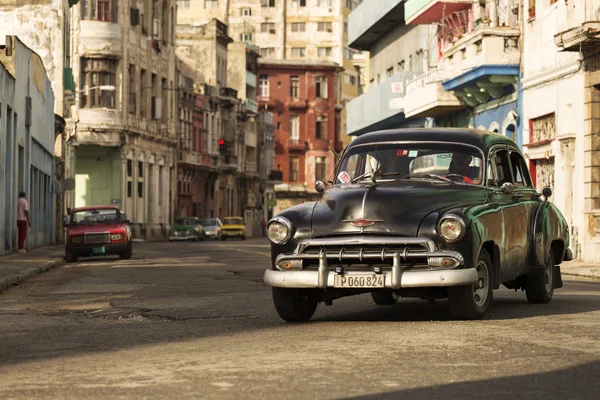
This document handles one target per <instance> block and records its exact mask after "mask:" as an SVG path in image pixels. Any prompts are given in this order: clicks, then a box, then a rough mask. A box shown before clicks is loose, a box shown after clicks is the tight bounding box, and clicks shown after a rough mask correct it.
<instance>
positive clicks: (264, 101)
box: [258, 96, 277, 108]
mask: <svg viewBox="0 0 600 400" xmlns="http://www.w3.org/2000/svg"><path fill="white" fill-rule="evenodd" d="M276 105H277V99H276V98H275V97H273V96H258V106H259V107H260V108H272V107H275V106H276Z"/></svg>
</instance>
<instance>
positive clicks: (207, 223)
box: [202, 219, 218, 226]
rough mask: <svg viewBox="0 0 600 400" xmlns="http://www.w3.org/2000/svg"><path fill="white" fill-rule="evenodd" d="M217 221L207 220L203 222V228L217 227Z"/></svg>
mask: <svg viewBox="0 0 600 400" xmlns="http://www.w3.org/2000/svg"><path fill="white" fill-rule="evenodd" d="M217 225H218V223H217V220H216V219H205V220H202V226H217Z"/></svg>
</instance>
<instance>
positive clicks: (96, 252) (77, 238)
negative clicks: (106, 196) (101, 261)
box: [65, 206, 132, 262]
mask: <svg viewBox="0 0 600 400" xmlns="http://www.w3.org/2000/svg"><path fill="white" fill-rule="evenodd" d="M107 254H117V255H119V257H120V258H121V259H123V260H128V259H130V258H131V254H132V243H131V229H130V228H129V221H128V220H127V219H126V216H125V214H123V213H122V212H121V210H119V208H118V207H115V206H94V207H81V208H76V209H74V210H72V211H71V214H70V216H69V221H68V224H67V245H66V248H65V258H66V259H67V262H75V261H77V259H78V258H79V257H92V256H105V255H107Z"/></svg>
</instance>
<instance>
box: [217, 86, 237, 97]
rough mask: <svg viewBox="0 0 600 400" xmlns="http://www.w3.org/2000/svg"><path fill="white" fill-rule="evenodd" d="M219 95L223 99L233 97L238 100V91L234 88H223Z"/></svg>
mask: <svg viewBox="0 0 600 400" xmlns="http://www.w3.org/2000/svg"><path fill="white" fill-rule="evenodd" d="M219 94H220V95H221V96H223V97H233V98H234V99H236V98H237V95H238V91H237V90H235V89H232V88H228V87H222V88H220V89H219Z"/></svg>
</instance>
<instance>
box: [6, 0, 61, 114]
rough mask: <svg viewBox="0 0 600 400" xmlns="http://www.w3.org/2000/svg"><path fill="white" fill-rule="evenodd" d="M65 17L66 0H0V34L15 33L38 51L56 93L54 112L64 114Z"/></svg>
mask: <svg viewBox="0 0 600 400" xmlns="http://www.w3.org/2000/svg"><path fill="white" fill-rule="evenodd" d="M68 19H69V3H68V1H66V0H29V1H17V0H0V37H2V36H4V35H16V36H18V37H19V39H20V40H22V41H23V43H24V44H25V45H27V46H28V47H30V48H31V49H32V50H33V51H35V52H36V53H37V54H39V55H40V57H41V58H42V61H43V64H44V67H45V69H46V71H47V73H48V77H49V78H50V81H51V82H52V89H53V91H54V94H55V96H56V100H55V106H54V112H55V113H56V114H58V115H61V116H64V115H65V110H64V96H63V68H64V67H65V66H66V65H65V46H64V43H65V40H64V35H63V32H64V25H65V22H68Z"/></svg>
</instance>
